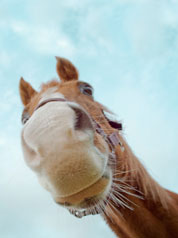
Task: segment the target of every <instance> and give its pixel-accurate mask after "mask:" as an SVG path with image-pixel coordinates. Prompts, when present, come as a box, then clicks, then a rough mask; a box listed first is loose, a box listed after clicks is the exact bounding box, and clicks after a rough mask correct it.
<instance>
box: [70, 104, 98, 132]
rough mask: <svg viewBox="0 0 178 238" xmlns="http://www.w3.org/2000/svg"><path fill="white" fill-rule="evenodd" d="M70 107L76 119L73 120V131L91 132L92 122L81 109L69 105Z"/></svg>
mask: <svg viewBox="0 0 178 238" xmlns="http://www.w3.org/2000/svg"><path fill="white" fill-rule="evenodd" d="M70 107H71V108H72V109H73V110H74V112H75V115H76V118H75V129H76V130H86V129H91V130H93V125H92V121H91V119H90V117H89V115H88V114H87V112H85V111H84V110H83V109H82V108H78V107H75V106H73V105H70Z"/></svg>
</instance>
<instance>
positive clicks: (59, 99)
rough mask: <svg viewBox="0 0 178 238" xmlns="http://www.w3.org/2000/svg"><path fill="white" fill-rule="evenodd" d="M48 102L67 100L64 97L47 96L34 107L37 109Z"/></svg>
mask: <svg viewBox="0 0 178 238" xmlns="http://www.w3.org/2000/svg"><path fill="white" fill-rule="evenodd" d="M48 102H67V100H66V99H65V98H49V99H46V100H44V101H42V102H41V103H40V104H39V105H38V106H37V107H36V108H35V111H36V110H37V109H39V108H40V107H42V106H44V105H45V104H47V103H48Z"/></svg>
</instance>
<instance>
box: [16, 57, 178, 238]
mask: <svg viewBox="0 0 178 238" xmlns="http://www.w3.org/2000/svg"><path fill="white" fill-rule="evenodd" d="M56 60H57V64H56V70H57V74H58V76H59V78H60V81H59V80H51V81H49V82H47V83H43V84H42V85H41V88H40V91H39V92H37V91H36V90H35V89H34V88H33V87H32V86H31V85H30V83H28V82H27V81H25V80H24V79H23V78H21V79H20V84H19V91H20V97H21V101H22V103H23V106H24V110H23V113H22V123H23V128H22V132H21V143H22V150H23V155H24V159H25V162H26V164H27V165H28V166H29V167H30V168H31V169H32V170H33V171H34V172H35V173H36V175H37V177H38V179H39V182H40V184H41V185H42V186H43V187H44V188H45V189H46V190H48V191H49V192H50V193H51V195H52V197H53V199H54V201H55V202H56V203H57V204H59V205H61V206H63V207H65V208H67V209H68V210H69V212H70V213H71V214H73V215H74V216H76V217H78V218H82V217H84V216H88V215H91V214H92V215H95V214H100V215H101V216H102V217H103V218H104V219H105V221H106V223H107V224H108V225H109V226H110V228H111V229H112V230H113V231H114V232H115V234H116V235H117V236H118V237H120V238H133V237H137V238H148V237H149V238H153V237H154V238H155V237H161V238H176V237H178V194H176V193H173V192H171V191H169V190H167V189H165V188H163V187H162V186H160V185H159V184H158V183H157V182H156V181H155V180H154V179H153V178H152V177H151V175H150V174H149V173H148V172H147V170H146V169H145V168H144V166H143V165H142V163H141V162H140V161H139V160H138V158H137V157H136V156H135V155H134V153H133V152H132V150H131V148H130V147H129V145H128V144H127V142H126V140H125V138H124V136H123V133H122V124H121V123H120V122H119V121H116V120H113V119H111V118H110V116H108V115H112V112H110V110H109V109H107V108H106V107H105V106H103V105H102V104H101V103H99V102H97V101H95V99H94V95H93V87H92V86H91V85H90V84H88V83H86V82H83V81H79V73H78V70H77V69H76V67H75V66H74V65H73V64H72V63H71V62H70V61H69V60H67V59H65V58H61V57H56Z"/></svg>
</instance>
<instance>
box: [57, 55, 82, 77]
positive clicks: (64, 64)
mask: <svg viewBox="0 0 178 238" xmlns="http://www.w3.org/2000/svg"><path fill="white" fill-rule="evenodd" d="M56 60H57V65H56V70H57V73H58V75H59V77H60V79H61V81H69V80H78V76H79V75H78V71H77V69H76V68H75V66H74V65H73V64H72V63H71V62H70V61H69V60H67V59H64V58H61V57H56Z"/></svg>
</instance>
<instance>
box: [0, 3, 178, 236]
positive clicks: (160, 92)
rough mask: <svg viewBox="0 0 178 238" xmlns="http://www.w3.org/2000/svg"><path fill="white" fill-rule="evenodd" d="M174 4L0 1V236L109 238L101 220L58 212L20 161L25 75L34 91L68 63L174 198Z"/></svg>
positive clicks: (177, 122)
mask: <svg viewBox="0 0 178 238" xmlns="http://www.w3.org/2000/svg"><path fill="white" fill-rule="evenodd" d="M177 12H178V1H177V0H112V1H108V0H95V1H94V0H83V1H81V0H65V1H57V0H30V1H24V0H1V1H0V95H1V96H0V160H1V166H0V236H1V237H3V238H24V237H25V238H32V237H33V238H49V237H52V238H71V237H73V238H75V237H77V238H79V237H81V238H83V237H85V238H90V237H92V238H98V237H103V238H114V237H115V235H114V234H113V233H112V232H111V231H110V229H109V228H108V227H107V225H106V224H105V222H104V221H103V220H102V219H101V218H100V216H94V217H86V218H83V219H82V220H79V219H77V218H75V217H73V216H71V215H70V214H68V212H67V211H66V210H65V209H63V208H60V207H59V206H57V205H56V204H54V202H53V201H52V198H51V196H50V194H48V193H47V192H46V191H44V190H43V189H42V188H41V186H40V185H39V184H38V181H37V179H36V177H35V175H34V174H33V173H32V172H31V171H30V169H28V168H27V167H26V165H25V163H24V161H23V156H22V152H21V146H20V130H21V123H20V118H21V111H22V105H21V102H20V99H19V94H18V83H19V78H20V76H23V77H24V78H25V79H26V80H27V81H29V82H30V83H31V84H32V85H33V86H34V87H35V88H36V89H38V88H39V86H40V84H41V83H42V82H44V81H47V80H49V79H51V78H55V77H57V75H56V71H55V63H56V62H55V58H54V56H55V55H58V56H62V57H66V58H69V59H70V60H71V61H72V62H73V63H74V64H75V65H76V66H77V67H78V69H79V72H80V79H81V80H83V81H87V82H89V83H91V84H92V85H93V87H94V88H95V98H96V99H97V100H98V101H100V102H101V103H103V104H105V105H107V106H108V107H109V108H110V109H112V110H113V111H114V112H115V113H116V114H117V115H118V118H119V119H121V120H122V121H123V124H124V130H125V133H124V134H125V137H126V139H127V141H128V142H129V144H130V145H131V147H132V149H133V151H134V152H135V153H136V155H137V156H138V157H139V158H140V160H141V161H142V162H143V163H144V165H145V166H146V168H147V169H148V170H149V172H150V173H151V174H152V176H153V177H154V178H155V179H156V180H157V181H158V182H159V183H160V184H161V185H162V186H164V187H166V188H168V189H171V190H173V191H176V192H178V172H177V171H178V150H177V148H178V146H177V141H178V14H177Z"/></svg>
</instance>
